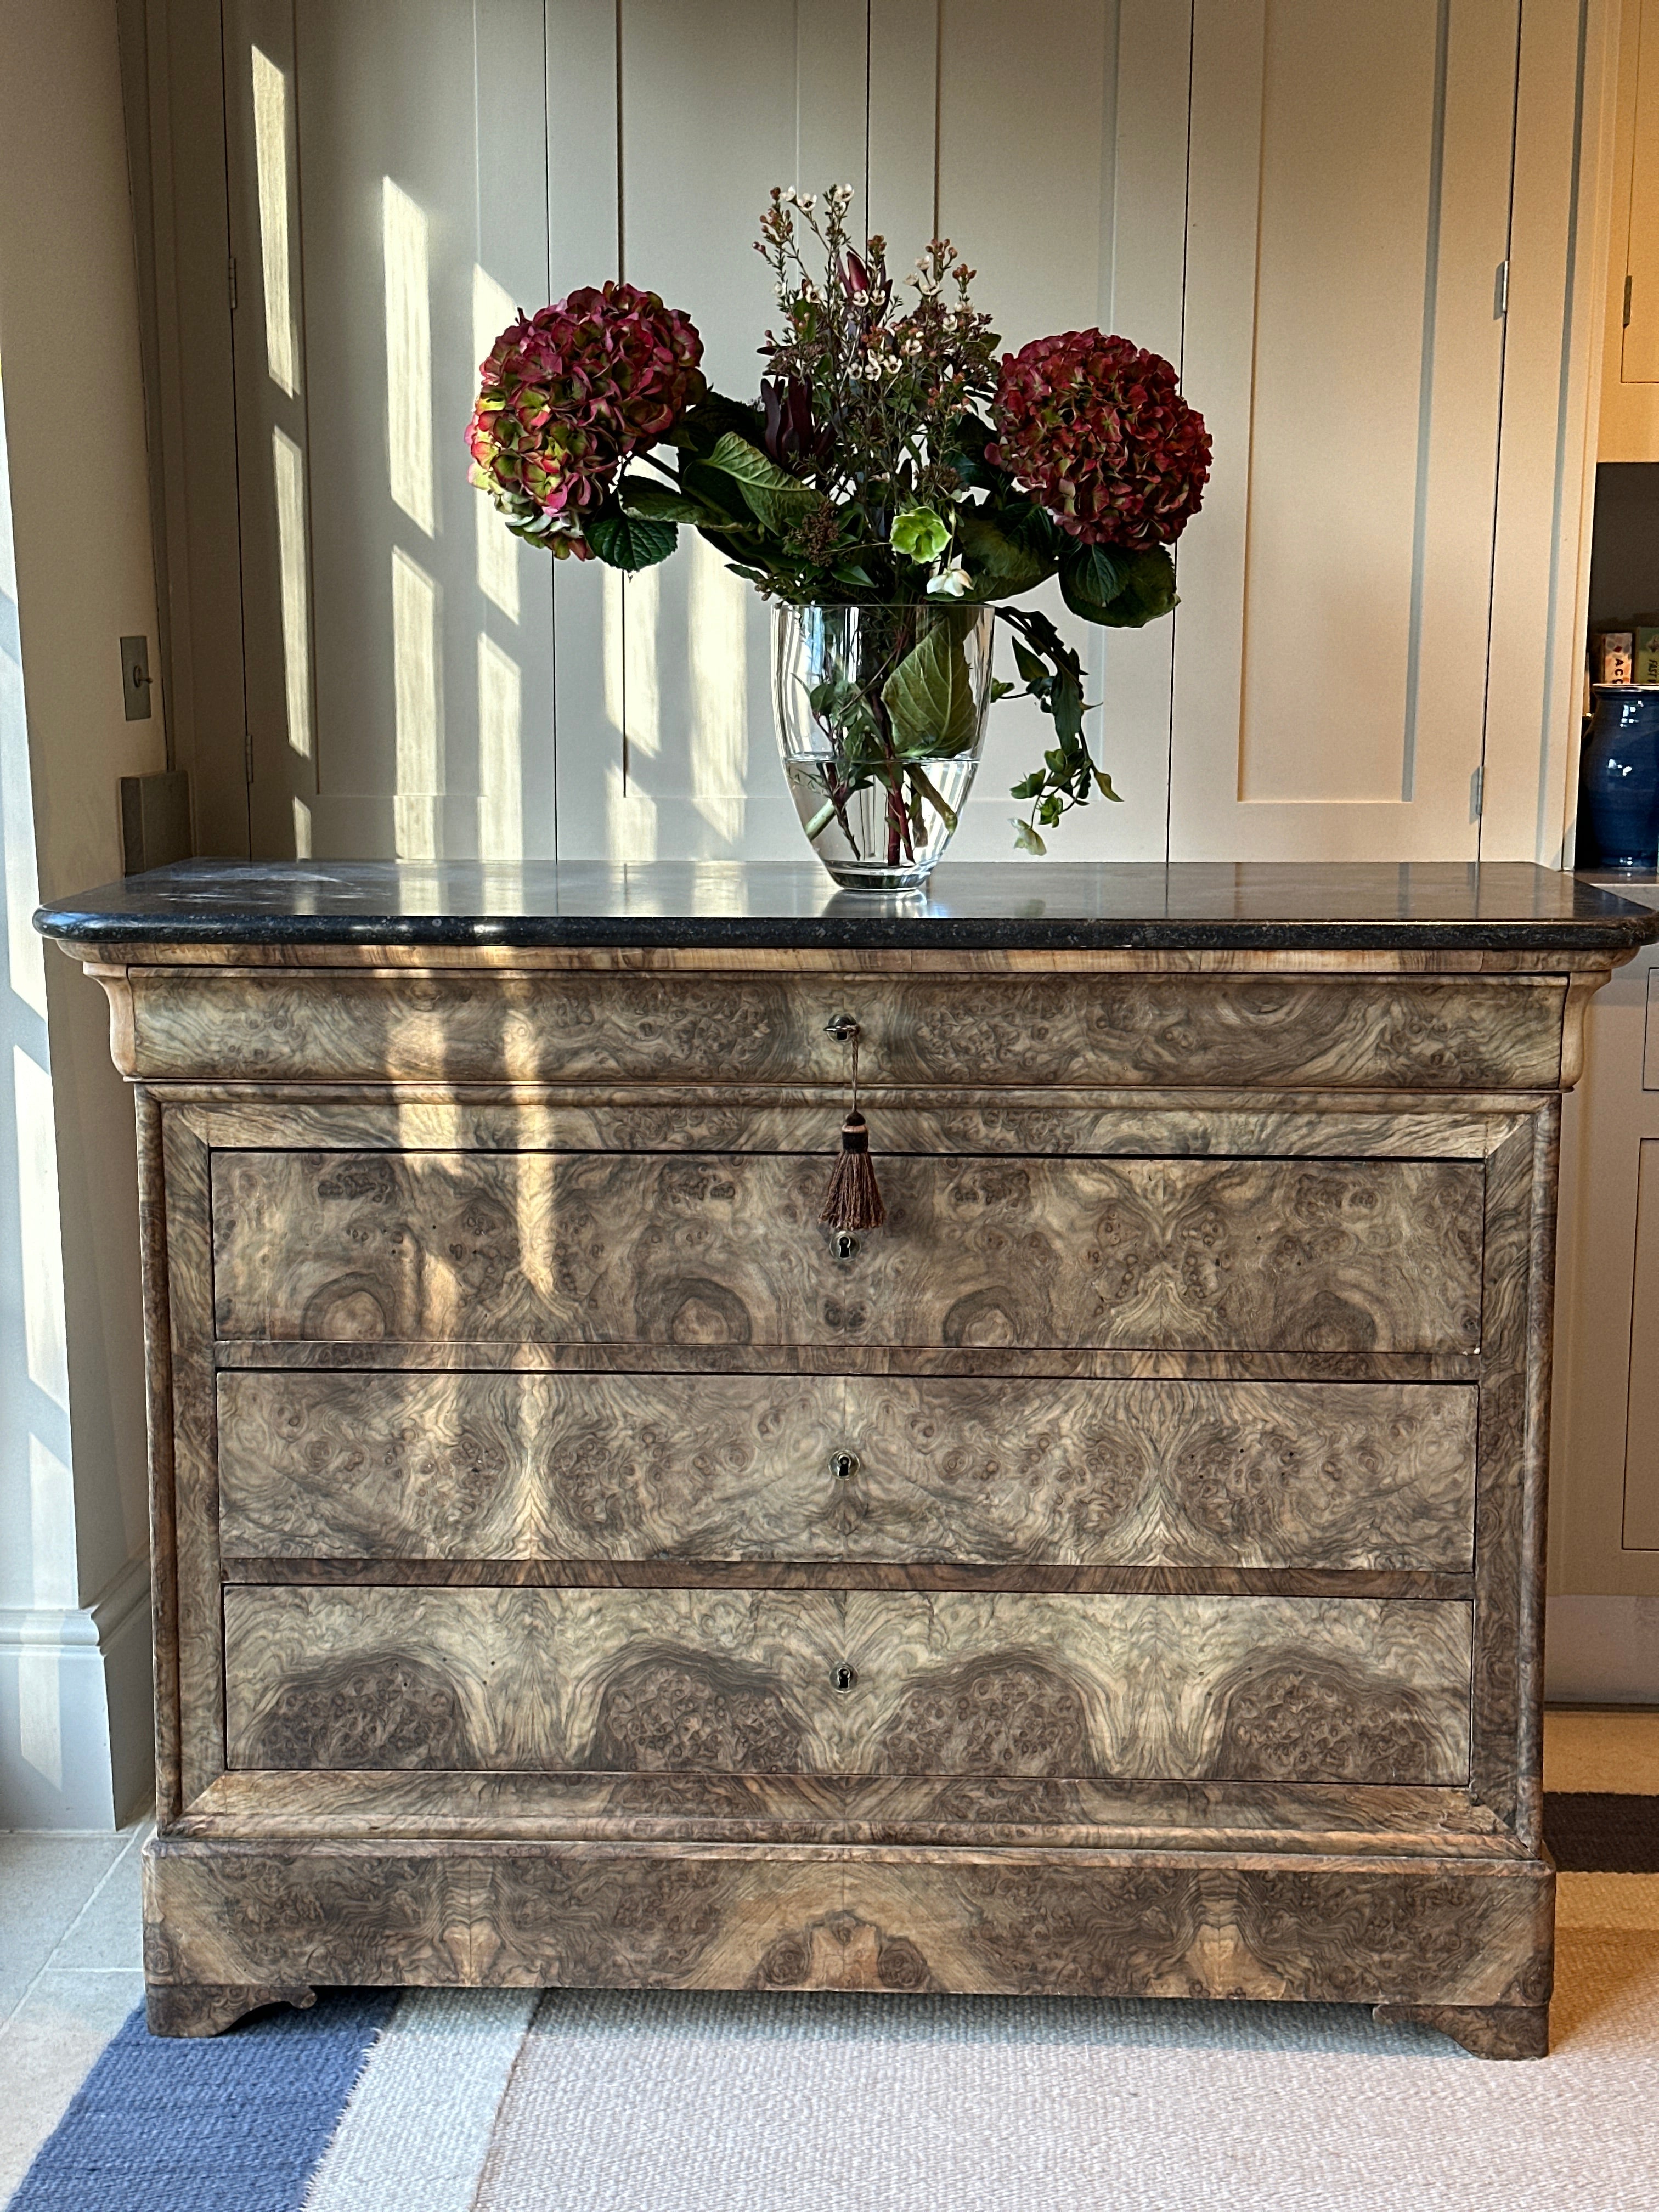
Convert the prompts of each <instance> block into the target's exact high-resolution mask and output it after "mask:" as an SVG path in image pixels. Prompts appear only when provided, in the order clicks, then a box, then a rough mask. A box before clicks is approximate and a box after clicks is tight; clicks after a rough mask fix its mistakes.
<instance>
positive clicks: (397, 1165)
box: [212, 1152, 1485, 1352]
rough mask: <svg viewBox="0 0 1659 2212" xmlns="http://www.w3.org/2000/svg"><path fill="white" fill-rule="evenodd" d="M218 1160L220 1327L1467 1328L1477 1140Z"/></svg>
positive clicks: (1203, 1338) (1126, 1332) (1431, 1339)
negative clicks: (1097, 1154)
mask: <svg viewBox="0 0 1659 2212" xmlns="http://www.w3.org/2000/svg"><path fill="white" fill-rule="evenodd" d="M828 1168H829V1162H828V1161H827V1159H826V1158H825V1157H824V1156H823V1154H822V1153H799V1152H783V1153H718V1152H711V1153H692V1152H584V1153H568V1152H216V1153H215V1154H214V1155H213V1167H212V1206H213V1239H214V1299H215V1314H216V1328H217V1332H218V1334H219V1335H220V1336H221V1337H222V1338H229V1339H243V1340H249V1339H252V1340H270V1339H274V1338H301V1339H309V1340H351V1339H373V1338H384V1339H389V1340H401V1341H405V1342H407V1341H413V1340H424V1341H428V1342H432V1341H438V1342H442V1341H452V1342H474V1343H477V1342H483V1341H490V1340H494V1341H498V1342H499V1341H513V1340H517V1341H520V1342H532V1343H550V1344H615V1345H630V1344H631V1345H689V1346H704V1345H707V1346H731V1345H749V1344H752V1345H771V1346H796V1345H827V1346H837V1347H847V1346H858V1345H914V1346H945V1345H954V1346H1011V1347H1028V1348H1031V1349H1038V1350H1040V1349H1043V1348H1050V1347H1052V1348H1071V1347H1088V1346H1135V1347H1139V1346H1146V1347H1148V1348H1152V1349H1159V1350H1162V1349H1169V1350H1176V1351H1187V1350H1194V1351H1198V1350H1215V1351H1309V1352H1313V1351H1317V1352H1473V1351H1474V1350H1475V1349H1476V1347H1477V1346H1478V1345H1479V1342H1480V1264H1481V1240H1482V1206H1483V1201H1484V1194H1485V1176H1484V1170H1483V1167H1482V1164H1480V1162H1478V1161H1473V1160H1394V1159H1362V1160H1340V1159H1335V1160H1334V1159H1219V1160H1218V1159H1212V1158H1187V1159H1123V1158H1110V1159H1107V1158H1090V1157H1080V1158H1069V1159H1056V1158H1031V1157H1012V1158H995V1159H975V1158H951V1157H940V1156H938V1155H933V1154H928V1155H920V1154H915V1153H910V1154H897V1155H891V1154H890V1155H886V1156H884V1158H882V1161H881V1163H880V1170H881V1182H882V1188H883V1192H884V1196H885V1199H886V1203H887V1226H886V1228H885V1229H884V1230H883V1231H880V1232H879V1233H878V1235H876V1236H874V1237H869V1238H866V1240H865V1241H864V1243H863V1246H862V1249H860V1250H858V1251H857V1252H856V1253H855V1255H854V1256H852V1257H850V1258H848V1259H838V1258H836V1256H835V1255H834V1254H833V1253H832V1251H831V1249H830V1247H829V1242H828V1240H827V1238H826V1237H825V1235H824V1232H823V1231H821V1230H820V1229H819V1228H818V1227H817V1213H818V1208H819V1205H820V1202H821V1200H822V1198H823V1188H824V1182H825V1177H826V1175H827V1172H828Z"/></svg>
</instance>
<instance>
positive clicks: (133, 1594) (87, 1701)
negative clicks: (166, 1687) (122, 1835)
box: [0, 1559, 154, 1831]
mask: <svg viewBox="0 0 1659 2212" xmlns="http://www.w3.org/2000/svg"><path fill="white" fill-rule="evenodd" d="M153 1726H154V1723H153V1701H152V1690H151V1676H150V1632H149V1561H148V1560H147V1559H130V1560H129V1561H128V1562H127V1564H126V1565H125V1567H123V1568H122V1570H121V1571H120V1572H119V1573H118V1575H117V1576H116V1577H114V1579H113V1580H112V1582H111V1583H108V1584H107V1585H106V1588H105V1589H103V1590H101V1591H100V1594H99V1595H98V1596H97V1597H96V1598H95V1599H94V1601H93V1602H92V1603H91V1604H90V1605H88V1606H81V1607H70V1608H63V1609H57V1608H43V1607H35V1608H33V1609H30V1608H26V1607H21V1606H10V1607H0V1829H5V1828H54V1829H64V1828H79V1829H94V1830H99V1831H103V1830H111V1829H114V1828H116V1827H118V1826H119V1825H120V1824H121V1823H122V1821H124V1820H128V1819H130V1818H131V1815H132V1814H134V1813H135V1812H137V1811H139V1810H140V1809H142V1808H143V1805H144V1803H145V1802H147V1800H148V1798H149V1794H150V1790H151V1789H152V1787H153V1784H154V1755H153V1753H152V1749H151V1743H152V1732H153Z"/></svg>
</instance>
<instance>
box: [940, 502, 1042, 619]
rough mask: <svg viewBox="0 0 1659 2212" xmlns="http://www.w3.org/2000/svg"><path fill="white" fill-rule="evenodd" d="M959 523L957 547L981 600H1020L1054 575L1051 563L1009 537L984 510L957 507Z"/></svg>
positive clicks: (957, 520)
mask: <svg viewBox="0 0 1659 2212" xmlns="http://www.w3.org/2000/svg"><path fill="white" fill-rule="evenodd" d="M956 522H957V544H958V545H959V546H960V547H961V548H962V551H963V556H965V558H966V560H967V562H968V568H969V574H971V576H972V577H973V579H974V582H975V586H976V587H977V589H978V592H979V593H980V595H981V597H983V598H985V599H1018V596H1019V594H1020V593H1021V592H1029V591H1030V590H1032V589H1033V588H1034V587H1035V586H1036V585H1038V584H1040V583H1041V582H1042V580H1043V578H1044V577H1045V576H1049V575H1052V574H1054V562H1052V561H1045V560H1044V559H1043V558H1042V555H1041V554H1040V553H1037V552H1035V551H1033V550H1031V548H1030V547H1029V546H1025V545H1022V544H1019V543H1018V540H1017V539H1015V538H1010V537H1008V536H1007V535H1006V532H1003V531H1001V530H1000V529H999V528H998V527H997V526H996V524H995V523H994V522H993V521H992V520H990V519H989V517H988V516H987V515H986V514H985V513H983V512H982V511H981V510H980V509H978V508H975V507H958V508H957V518H956Z"/></svg>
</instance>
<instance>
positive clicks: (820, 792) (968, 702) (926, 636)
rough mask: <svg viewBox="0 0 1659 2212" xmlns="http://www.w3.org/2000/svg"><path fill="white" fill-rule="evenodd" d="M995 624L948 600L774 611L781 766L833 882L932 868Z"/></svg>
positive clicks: (951, 819)
mask: <svg viewBox="0 0 1659 2212" xmlns="http://www.w3.org/2000/svg"><path fill="white" fill-rule="evenodd" d="M993 626H994V617H993V614H992V611H991V609H990V608H989V607H984V606H975V605H966V606H964V605H958V604H956V603H953V602H951V601H940V602H932V601H925V602H923V603H922V604H921V605H904V606H815V607H792V606H780V607H779V608H778V609H777V611H776V616H775V629H774V634H773V655H772V671H773V700H774V705H775V713H776V715H777V724H778V744H779V745H780V747H781V750H782V753H783V770H784V775H786V776H787V779H788V783H789V794H790V797H791V798H792V799H793V800H794V802H795V811H796V813H797V814H798V815H799V817H800V824H801V827H802V829H804V830H805V832H806V836H807V840H808V842H810V844H811V848H812V850H813V851H814V852H815V853H816V854H817V856H818V858H819V860H822V861H823V865H824V866H825V867H826V868H827V869H828V870H829V873H830V874H831V875H832V876H833V877H834V878H835V879H836V882H837V883H838V884H841V885H842V887H843V888H844V889H846V890H863V891H888V892H892V891H910V890H917V889H919V888H920V887H921V885H922V884H925V883H926V882H927V878H928V877H929V875H931V874H932V872H933V869H934V868H935V867H936V866H938V865H939V860H940V857H941V856H942V854H944V851H945V847H946V846H947V845H948V844H949V843H950V842H951V835H952V833H953V832H954V830H955V829H956V826H957V818H958V817H959V816H960V814H961V811H962V807H963V802H964V801H965V800H966V799H967V796H968V793H969V788H970V787H971V786H972V783H973V781H974V772H975V769H977V768H978V766H979V757H980V749H981V745H982V744H983V743H984V738H985V710H986V708H987V705H988V704H989V703H990V696H991V649H992V630H993Z"/></svg>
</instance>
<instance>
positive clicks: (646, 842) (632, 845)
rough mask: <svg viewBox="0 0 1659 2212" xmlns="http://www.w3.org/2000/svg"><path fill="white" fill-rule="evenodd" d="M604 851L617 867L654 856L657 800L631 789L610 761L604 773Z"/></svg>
mask: <svg viewBox="0 0 1659 2212" xmlns="http://www.w3.org/2000/svg"><path fill="white" fill-rule="evenodd" d="M656 857H657V802H656V800H655V799H653V798H651V797H650V796H649V795H648V794H647V793H645V792H643V791H641V790H640V788H639V787H638V786H637V785H635V787H634V788H633V789H632V790H629V788H628V787H627V786H626V785H625V784H624V783H623V772H622V769H620V767H618V766H617V763H616V762H614V761H612V762H611V763H609V764H608V765H607V767H606V769H605V858H606V859H607V860H611V861H614V862H615V863H616V865H617V866H619V867H632V866H635V865H636V864H642V863H643V862H645V861H647V860H655V859H656Z"/></svg>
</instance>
